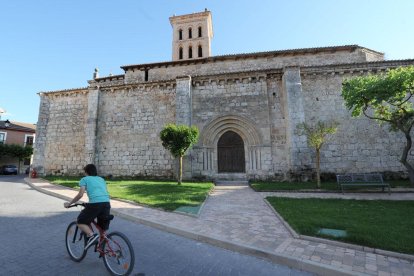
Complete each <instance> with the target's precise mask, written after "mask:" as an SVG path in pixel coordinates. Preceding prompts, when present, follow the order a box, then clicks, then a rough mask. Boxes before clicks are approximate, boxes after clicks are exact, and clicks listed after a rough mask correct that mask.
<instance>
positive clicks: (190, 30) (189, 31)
mask: <svg viewBox="0 0 414 276" xmlns="http://www.w3.org/2000/svg"><path fill="white" fill-rule="evenodd" d="M188 38H193V29H191V28H188Z"/></svg>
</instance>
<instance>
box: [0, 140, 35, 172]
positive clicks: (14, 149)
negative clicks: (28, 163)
mask: <svg viewBox="0 0 414 276" xmlns="http://www.w3.org/2000/svg"><path fill="white" fill-rule="evenodd" d="M32 154H33V148H32V147H30V146H20V145H17V144H10V145H8V144H0V156H3V155H7V156H10V157H15V158H18V159H19V166H18V167H19V169H18V171H20V162H21V161H22V160H23V159H25V158H29V157H30V156H31V155H32Z"/></svg>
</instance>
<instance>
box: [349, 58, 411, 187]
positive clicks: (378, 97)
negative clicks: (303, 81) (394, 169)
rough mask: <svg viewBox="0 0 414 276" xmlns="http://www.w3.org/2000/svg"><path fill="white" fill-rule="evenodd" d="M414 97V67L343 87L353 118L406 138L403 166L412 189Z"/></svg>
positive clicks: (351, 81) (353, 80) (402, 156)
mask: <svg viewBox="0 0 414 276" xmlns="http://www.w3.org/2000/svg"><path fill="white" fill-rule="evenodd" d="M413 93H414V66H409V67H401V68H396V69H393V70H389V71H387V73H385V74H381V75H368V76H361V77H356V78H353V79H348V80H345V81H344V82H343V84H342V97H343V98H344V100H345V105H346V107H347V108H348V109H349V110H351V111H352V116H353V117H359V116H361V115H362V114H364V115H365V116H366V117H367V118H369V119H373V120H376V121H377V122H379V123H380V124H381V123H386V124H388V125H389V127H390V131H401V132H402V133H403V134H404V136H405V139H406V143H405V146H404V149H403V152H402V155H401V159H400V162H401V163H402V164H403V165H404V166H405V168H406V169H407V171H408V176H409V178H410V183H411V185H412V186H414V169H413V166H412V165H411V164H410V163H409V162H408V161H407V157H408V153H409V152H410V149H411V147H412V138H411V129H412V127H413V124H414V108H413V98H412V97H413Z"/></svg>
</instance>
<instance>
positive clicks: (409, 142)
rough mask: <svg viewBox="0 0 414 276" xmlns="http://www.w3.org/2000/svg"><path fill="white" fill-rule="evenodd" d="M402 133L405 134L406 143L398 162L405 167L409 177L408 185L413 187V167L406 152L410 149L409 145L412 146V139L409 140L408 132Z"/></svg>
mask: <svg viewBox="0 0 414 276" xmlns="http://www.w3.org/2000/svg"><path fill="white" fill-rule="evenodd" d="M404 134H405V138H406V139H407V143H406V144H405V147H404V150H403V154H402V156H401V160H400V162H401V163H402V164H403V165H404V167H405V168H406V169H407V171H408V177H409V178H410V185H411V186H412V187H414V168H413V167H412V166H411V164H410V163H408V161H407V157H408V153H409V152H410V149H411V146H412V140H411V135H410V132H404Z"/></svg>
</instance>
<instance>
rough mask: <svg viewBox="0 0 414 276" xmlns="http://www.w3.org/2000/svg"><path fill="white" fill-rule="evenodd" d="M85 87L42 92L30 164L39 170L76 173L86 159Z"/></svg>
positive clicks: (86, 107) (86, 99)
mask: <svg viewBox="0 0 414 276" xmlns="http://www.w3.org/2000/svg"><path fill="white" fill-rule="evenodd" d="M87 96H88V93H87V90H82V91H72V92H65V93H51V94H43V95H42V96H41V103H40V113H39V120H38V124H37V130H36V131H37V139H36V144H35V153H34V158H33V164H34V166H35V167H36V168H38V170H39V173H45V174H79V173H81V172H82V168H83V166H84V165H85V162H86V154H85V126H86V123H87V122H86V118H87V111H88V97H87Z"/></svg>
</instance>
